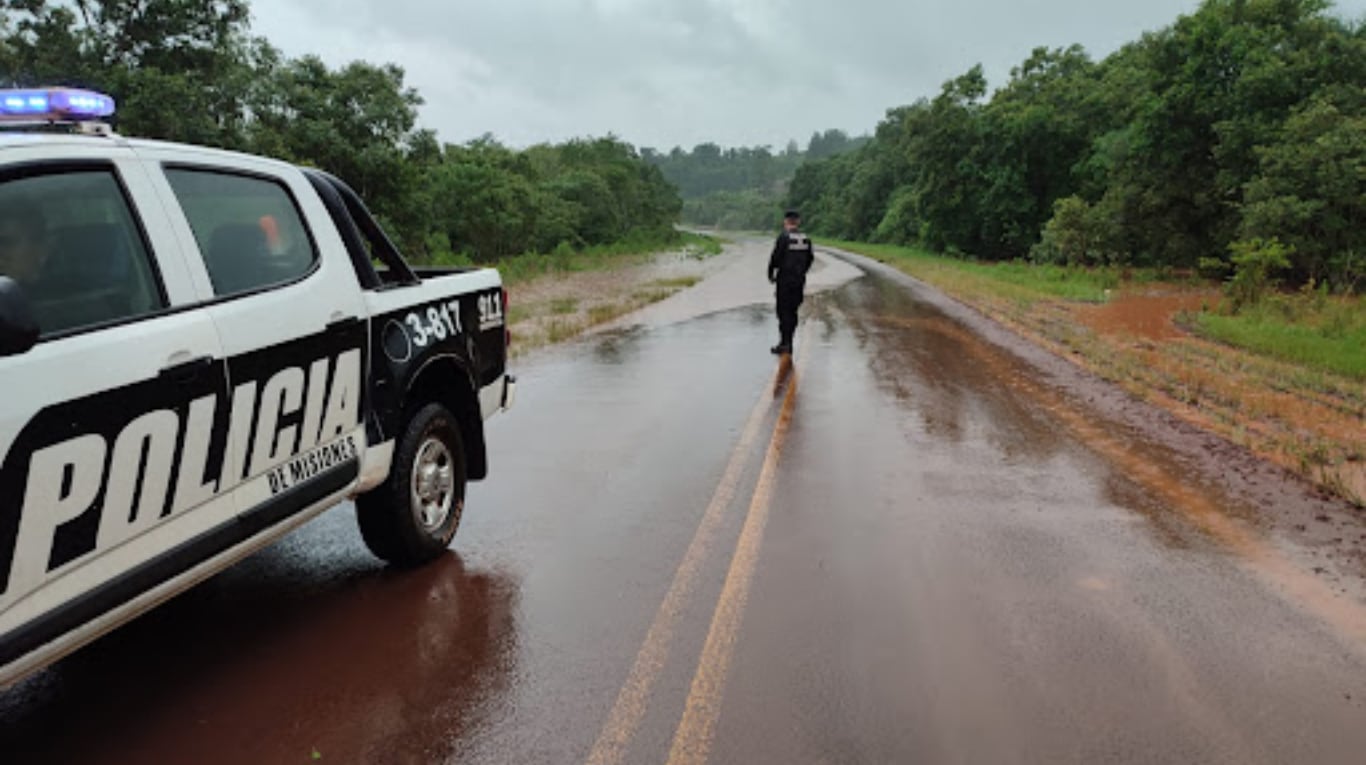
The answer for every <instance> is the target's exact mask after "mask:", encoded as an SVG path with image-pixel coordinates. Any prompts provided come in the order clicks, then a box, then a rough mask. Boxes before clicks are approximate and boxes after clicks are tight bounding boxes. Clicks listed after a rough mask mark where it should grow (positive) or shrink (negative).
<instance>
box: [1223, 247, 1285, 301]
mask: <svg viewBox="0 0 1366 765" xmlns="http://www.w3.org/2000/svg"><path fill="white" fill-rule="evenodd" d="M1229 249H1230V250H1231V251H1232V252H1233V278H1232V279H1230V280H1229V282H1228V284H1227V285H1226V286H1225V288H1224V291H1225V294H1226V295H1227V296H1228V299H1229V311H1230V312H1231V313H1233V314H1237V313H1238V312H1239V311H1241V310H1243V309H1244V308H1247V307H1248V306H1254V305H1257V304H1258V303H1260V302H1261V301H1262V299H1263V298H1265V297H1266V295H1267V293H1268V292H1270V291H1271V290H1273V289H1275V288H1276V287H1277V286H1278V285H1279V284H1280V279H1279V277H1278V276H1277V274H1278V273H1280V272H1281V271H1284V270H1286V269H1288V268H1290V256H1291V255H1292V254H1294V252H1295V248H1293V247H1287V246H1286V245H1284V244H1282V243H1281V241H1280V240H1279V239H1276V238H1274V237H1273V238H1271V239H1260V238H1259V239H1247V240H1242V241H1238V242H1234V243H1233V244H1232V245H1230V246H1229Z"/></svg>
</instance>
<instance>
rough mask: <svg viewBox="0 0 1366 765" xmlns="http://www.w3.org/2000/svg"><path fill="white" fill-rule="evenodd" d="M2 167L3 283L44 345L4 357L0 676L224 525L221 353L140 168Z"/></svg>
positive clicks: (45, 162) (95, 161)
mask: <svg viewBox="0 0 1366 765" xmlns="http://www.w3.org/2000/svg"><path fill="white" fill-rule="evenodd" d="M25 151H26V150H25V149H23V148H20V149H11V150H10V151H9V153H7V156H6V160H18V161H17V162H15V161H8V162H7V163H6V164H5V165H0V275H5V276H9V277H11V278H13V279H14V280H15V281H17V282H18V283H19V285H20V287H21V289H22V290H23V292H24V293H25V295H26V297H27V300H28V303H29V304H30V305H31V306H32V308H33V312H34V313H35V314H36V317H37V319H38V322H39V325H40V330H41V335H40V339H39V341H38V344H37V345H36V346H34V347H33V348H31V349H29V350H28V351H26V352H24V353H20V354H16V355H11V356H7V357H3V358H0V387H2V388H3V395H0V666H3V665H5V664H8V663H10V662H11V661H13V660H14V659H16V658H18V657H20V656H22V655H24V654H26V653H28V652H29V651H31V650H32V649H34V648H36V647H38V646H41V645H43V644H44V643H48V642H50V641H52V640H54V639H56V638H59V637H61V636H63V635H66V634H68V633H69V632H71V630H73V629H75V628H77V627H81V626H82V625H87V628H88V625H91V624H92V623H93V624H94V625H95V626H98V622H99V618H100V617H101V616H103V615H104V614H105V613H107V612H108V611H109V610H111V609H112V608H114V607H116V606H118V605H121V604H122V603H124V602H126V601H128V600H131V599H133V598H135V597H138V596H141V595H146V594H148V593H149V592H150V591H152V590H154V589H156V588H157V587H158V586H160V585H163V584H165V583H166V582H167V580H169V579H171V578H174V577H175V576H177V575H178V574H180V573H183V572H184V571H185V570H187V569H188V568H189V567H190V566H191V565H193V563H195V562H198V561H197V560H193V559H191V558H189V557H187V556H185V555H177V553H176V552H175V551H176V550H178V549H183V546H184V545H185V544H186V543H187V541H188V540H191V539H194V538H196V537H198V536H199V535H201V534H203V533H205V532H207V531H208V530H209V529H212V528H213V527H214V526H215V525H218V524H221V523H224V522H227V521H230V520H231V519H232V518H233V503H232V501H231V498H230V497H228V496H226V494H227V490H228V489H229V488H231V487H230V485H229V484H230V483H231V482H230V481H224V480H222V478H223V477H222V476H221V475H220V472H219V470H220V468H221V458H222V455H223V452H224V447H225V444H226V440H227V438H226V432H225V428H224V427H223V426H224V425H225V424H226V420H227V412H226V409H225V397H226V393H227V383H226V366H225V364H224V361H223V359H224V356H223V349H222V346H221V343H220V341H219V338H218V335H217V333H216V332H215V329H214V325H213V322H212V319H211V317H210V316H209V314H208V312H207V311H205V310H202V309H197V308H194V307H193V304H194V302H195V300H196V296H195V294H194V290H193V285H192V283H191V281H190V279H189V274H188V271H187V269H186V268H185V263H184V258H183V253H182V252H181V251H180V250H179V244H178V242H177V239H176V237H175V236H174V234H173V233H171V231H170V229H169V225H168V222H167V219H166V216H165V212H164V210H163V208H162V206H161V204H160V199H159V196H158V194H157V193H156V191H155V190H154V189H153V188H152V187H151V184H150V182H149V179H148V176H147V174H146V171H145V169H144V168H143V167H142V166H141V165H140V163H138V162H137V161H136V159H135V158H134V157H133V156H132V155H131V152H129V151H127V150H126V149H121V148H118V147H113V146H110V147H100V148H90V147H81V148H79V149H76V148H69V149H67V151H66V152H65V154H64V156H63V157H62V158H60V159H54V158H53V154H54V152H53V151H51V150H50V149H48V150H46V151H44V152H43V153H42V156H41V157H38V156H36V152H35V156H34V157H33V159H32V160H31V161H25V155H24V154H23V152H25Z"/></svg>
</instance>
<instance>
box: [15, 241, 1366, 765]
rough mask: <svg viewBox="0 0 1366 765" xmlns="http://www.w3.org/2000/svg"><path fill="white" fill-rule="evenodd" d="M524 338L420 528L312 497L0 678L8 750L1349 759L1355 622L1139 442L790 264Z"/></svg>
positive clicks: (232, 757) (1019, 367)
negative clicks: (486, 445)
mask: <svg viewBox="0 0 1366 765" xmlns="http://www.w3.org/2000/svg"><path fill="white" fill-rule="evenodd" d="M765 257H766V252H764V251H762V249H761V248H760V247H759V246H757V245H746V250H745V257H743V258H739V259H737V261H736V266H735V267H734V268H729V267H728V268H726V269H725V270H723V271H722V272H721V273H720V274H718V275H717V276H715V277H713V278H712V280H709V281H707V282H704V283H703V284H702V285H700V286H699V287H697V288H695V291H694V290H689V291H687V292H684V293H681V294H680V295H678V296H676V297H675V298H672V299H670V300H669V301H665V303H661V304H659V305H657V306H656V307H654V308H652V309H650V310H649V311H647V312H645V313H643V314H641V315H639V316H637V317H634V318H633V319H631V320H627V321H623V322H620V323H618V324H617V325H616V326H614V327H613V328H612V329H611V330H610V331H606V332H602V333H597V334H594V335H591V336H588V337H585V338H582V339H580V340H578V341H575V342H572V343H570V344H568V345H565V346H561V347H559V348H556V349H553V350H550V351H547V352H543V353H540V354H536V355H533V356H532V357H530V358H528V359H527V360H526V361H525V362H524V363H522V364H521V368H520V369H519V370H518V372H519V379H520V382H521V389H522V390H521V393H522V395H521V396H520V400H519V402H518V409H516V410H515V411H513V412H511V413H509V414H508V415H506V416H503V417H500V418H498V419H496V420H494V421H492V422H491V423H490V430H489V436H490V437H489V440H490V447H491V454H490V464H491V465H492V466H493V474H492V476H491V478H490V480H489V481H487V482H486V483H483V484H478V485H475V486H473V487H472V489H471V492H470V496H469V501H468V510H467V511H466V514H465V518H464V521H463V526H462V528H461V530H460V533H459V534H458V535H457V537H456V542H455V544H454V547H453V550H452V552H451V553H450V554H449V555H448V556H447V557H445V558H443V559H442V560H440V561H438V562H437V563H436V564H435V565H432V566H429V567H426V568H423V569H421V570H418V571H412V572H397V571H389V570H386V569H384V568H383V567H382V566H380V565H379V564H377V563H376V562H375V561H373V560H372V559H371V558H370V557H369V555H368V553H367V552H366V551H365V549H364V547H363V546H362V544H361V542H360V538H359V534H358V532H357V531H356V530H355V526H354V519H353V517H352V514H351V512H350V510H349V508H339V509H337V510H334V511H332V512H329V513H327V514H325V515H324V516H322V517H320V518H319V519H318V520H316V521H315V522H313V523H311V524H309V525H307V526H305V527H304V528H302V529H300V530H299V531H298V532H296V533H294V534H293V535H291V536H290V537H288V538H286V539H285V540H283V541H282V542H281V543H280V544H278V545H276V546H274V547H272V548H270V549H268V550H266V551H264V552H263V553H261V554H259V555H256V556H254V557H252V558H250V559H248V560H247V561H245V562H244V563H243V564H241V565H239V566H237V567H236V568H234V569H232V570H230V571H228V572H226V573H225V574H223V575H221V576H219V577H217V578H215V579H214V580H212V581H210V582H209V583H207V584H206V585H204V586H202V587H199V588H197V589H196V590H194V591H192V592H190V593H187V594H186V595H184V596H182V597H180V598H178V599H176V600H175V601H173V602H172V603H170V604H168V605H166V606H164V607H162V608H161V609H159V610H157V611H156V612H154V613H152V614H150V615H149V616H147V617H145V618H143V619H140V620H139V621H137V622H135V623H133V624H131V625H129V626H127V627H125V628H123V629H121V630H119V631H118V632H116V633H114V634H112V635H110V636H108V637H107V638H105V639H103V640H100V641H98V642H97V643H95V644H93V645H92V646H90V647H88V648H86V649H84V650H83V651H81V652H79V653H78V654H76V655H74V656H72V657H70V658H68V659H66V660H65V661H63V662H61V663H59V664H58V665H56V666H54V667H52V668H50V669H48V670H46V671H44V672H43V673H41V674H39V675H37V676H34V677H32V678H30V679H29V680H27V681H25V682H24V683H22V684H20V685H19V686H17V687H14V688H11V689H8V690H6V691H3V692H0V761H2V762H4V763H49V762H51V763H69V762H81V763H166V762H195V763H248V762H249V763H308V762H324V763H326V762H343V763H352V762H358V763H370V762H374V763H444V762H471V763H483V762H490V763H582V762H588V763H601V764H603V765H607V764H610V763H650V762H655V763H664V762H668V763H678V764H682V763H701V762H716V763H726V762H730V763H806V762H811V763H825V762H916V763H938V762H972V763H975V762H990V763H1012V762H1021V763H1025V762H1028V763H1034V762H1037V763H1057V762H1077V763H1094V762H1228V763H1258V762H1266V763H1280V762H1314V763H1359V762H1362V761H1363V757H1364V756H1366V755H1364V754H1363V753H1366V724H1364V723H1366V631H1363V627H1362V625H1363V624H1364V623H1366V622H1363V621H1362V619H1363V617H1362V615H1361V614H1362V609H1361V605H1360V603H1359V602H1357V600H1356V599H1355V598H1354V597H1352V596H1350V595H1343V594H1340V593H1335V592H1334V591H1331V590H1329V589H1327V588H1325V587H1322V586H1319V585H1318V584H1317V582H1316V580H1315V579H1314V577H1313V576H1312V574H1309V573H1305V572H1304V571H1302V570H1301V567H1300V566H1298V565H1297V564H1295V563H1293V562H1289V561H1288V560H1287V559H1286V558H1284V557H1283V556H1281V555H1280V553H1279V552H1278V548H1277V547H1276V546H1275V545H1273V544H1271V543H1269V542H1267V541H1266V540H1264V539H1263V538H1262V537H1261V533H1262V532H1260V531H1259V530H1258V528H1259V527H1258V525H1257V524H1256V523H1255V522H1254V520H1253V519H1252V518H1251V515H1250V514H1251V513H1252V511H1251V510H1249V509H1247V508H1243V507H1240V506H1239V505H1238V503H1237V502H1236V501H1234V500H1230V499H1228V498H1226V497H1223V496H1221V495H1220V493H1219V492H1218V491H1217V490H1216V489H1213V488H1211V487H1210V486H1207V485H1205V484H1204V483H1203V482H1201V481H1198V480H1195V479H1194V478H1193V477H1192V476H1191V475H1189V474H1188V473H1187V471H1186V470H1185V469H1184V468H1183V466H1182V464H1181V463H1180V462H1179V461H1177V460H1175V459H1173V458H1172V457H1171V456H1170V454H1168V453H1167V451H1166V450H1164V449H1163V448H1162V447H1161V445H1160V444H1152V443H1147V442H1145V441H1143V440H1141V439H1138V438H1136V437H1134V436H1133V435H1132V434H1129V433H1126V432H1120V431H1116V430H1114V429H1113V428H1110V427H1109V426H1108V425H1107V423H1106V420H1105V419H1104V418H1103V417H1100V416H1098V415H1096V414H1094V413H1092V412H1088V411H1087V410H1086V409H1085V407H1084V404H1078V403H1076V402H1074V401H1073V400H1071V399H1070V398H1069V397H1066V396H1063V395H1060V394H1058V393H1057V392H1056V391H1054V390H1051V389H1050V388H1049V387H1048V386H1047V385H1045V384H1043V383H1041V382H1040V381H1039V379H1038V378H1037V377H1036V376H1035V375H1033V374H1032V373H1031V369H1030V368H1029V367H1027V366H1025V365H1024V364H1023V363H1022V362H1020V361H1019V360H1017V359H1016V358H1015V357H1014V356H1012V355H1010V354H1009V353H1007V352H1005V351H1003V350H1002V349H1000V348H999V347H997V346H995V345H992V344H990V343H988V342H986V341H984V340H983V339H981V337H979V336H978V335H977V334H975V333H974V332H973V331H971V330H969V329H968V328H967V327H966V326H965V325H964V324H962V323H960V322H959V321H957V320H955V319H951V318H949V316H947V315H946V314H945V313H943V312H942V311H941V310H940V309H939V308H937V307H934V306H933V305H931V304H929V303H928V302H926V301H925V300H924V299H922V296H921V295H918V294H917V291H916V290H915V289H912V288H911V287H909V286H908V285H906V284H904V283H902V282H899V281H897V280H895V279H892V278H890V277H888V276H886V275H883V274H880V273H876V272H873V273H862V272H859V271H856V270H853V269H852V268H851V267H850V266H848V265H847V264H843V263H841V262H840V261H836V260H831V259H823V261H822V266H821V269H822V272H824V276H822V277H820V278H819V279H817V280H815V284H814V285H813V286H818V287H820V288H821V289H823V290H825V291H824V292H822V293H821V294H818V295H813V296H812V297H811V298H810V299H809V300H808V303H807V305H806V306H805V307H804V309H803V311H804V318H805V321H804V324H803V327H802V329H801V330H800V332H799V335H798V347H797V357H796V359H795V364H794V365H793V366H791V367H790V368H788V369H785V370H782V375H781V379H778V378H779V370H778V366H779V365H778V364H777V363H775V360H774V358H773V357H772V356H770V355H768V353H767V348H768V346H769V345H770V344H771V343H772V341H773V339H774V333H775V329H776V327H775V324H774V321H773V320H772V318H771V312H770V311H769V310H768V309H767V308H765V307H763V306H757V305H753V303H754V302H755V301H757V300H762V299H764V297H765V296H766V294H767V288H766V285H765V284H764V282H763V264H764V262H763V261H764V258H765Z"/></svg>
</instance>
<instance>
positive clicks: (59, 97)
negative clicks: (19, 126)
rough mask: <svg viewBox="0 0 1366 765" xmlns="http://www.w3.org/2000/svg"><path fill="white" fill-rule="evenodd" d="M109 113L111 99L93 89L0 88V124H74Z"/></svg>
mask: <svg viewBox="0 0 1366 765" xmlns="http://www.w3.org/2000/svg"><path fill="white" fill-rule="evenodd" d="M113 114H114V99H113V98H110V97H109V96H106V95H105V94H103V93H96V92H95V91H93V90H78V89H75V88H18V89H9V90H5V89H0V122H20V121H22V122H35V121H37V122H76V121H81V120H97V119H103V118H105V117H110V116H113Z"/></svg>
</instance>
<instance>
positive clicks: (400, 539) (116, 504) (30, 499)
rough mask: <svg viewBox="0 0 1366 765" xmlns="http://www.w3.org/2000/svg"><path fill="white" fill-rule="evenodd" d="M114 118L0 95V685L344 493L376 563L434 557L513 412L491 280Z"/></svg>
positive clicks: (60, 93)
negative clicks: (418, 262) (494, 434)
mask: <svg viewBox="0 0 1366 765" xmlns="http://www.w3.org/2000/svg"><path fill="white" fill-rule="evenodd" d="M112 111H113V101H112V100H111V99H109V98H108V97H107V96H104V95H102V94H98V93H92V92H85V91H74V90H66V89H53V90H24V91H13V90H11V91H0V686H4V685H6V684H10V683H12V682H14V681H15V680H17V679H18V678H20V677H22V676H23V675H25V674H27V673H29V672H31V671H33V670H35V669H37V668H39V667H41V666H43V665H45V664H47V663H49V662H51V661H53V660H55V659H56V658H58V657H60V656H62V655H64V654H66V653H69V652H70V651H72V650H75V649H76V648H78V647H79V646H81V645H82V644H84V643H87V642H89V641H90V640H93V639H95V638H96V637H97V636H99V635H100V634H102V633H104V632H107V631H109V630H110V629H113V628H114V627H116V626H118V625H119V624H121V623H123V622H126V621H127V620H129V619H131V618H133V617H134V616H136V615H137V614H139V613H141V612H143V611H146V610H148V609H150V608H152V607H154V606H156V605H157V604H158V603H161V602H163V601H165V600H167V599H169V598H171V597H172V596H174V595H175V594H177V593H179V592H181V591H184V590H185V589H187V588H189V587H191V586H192V585H194V584H195V583H197V582H199V581H201V580H203V579H205V578H207V577H209V576H211V575H212V574H214V573H215V572H217V571H220V570H222V569H223V568H225V567H227V566H229V565H230V564H232V563H234V562H235V561H237V560H240V559H241V558H243V557H245V556H247V555H249V554H250V553H252V552H253V551H255V550H258V549H260V548H261V547H263V546H265V545H267V544H269V543H270V542H271V541H273V540H275V539H277V538H279V537H280V536H282V535H284V534H285V533H286V532H288V531H290V530H291V529H293V528H295V527H297V526H298V525H300V524H301V523H303V522H304V521H306V520H308V519H309V518H310V517H312V516H314V515H316V514H317V513H319V512H321V511H323V510H325V509H327V508H328V507H331V506H333V505H335V504H337V503H339V502H341V501H343V500H345V499H347V498H352V497H354V498H355V500H356V511H357V516H358V519H359V524H360V531H361V535H362V537H363V538H364V540H365V543H366V544H367V545H368V547H369V548H370V549H371V550H372V551H373V552H374V553H375V554H376V555H378V556H379V557H380V558H382V559H384V560H386V561H390V562H392V563H394V564H397V565H415V564H418V563H421V562H424V561H427V560H430V559H432V558H434V557H436V556H438V555H440V554H441V553H442V552H443V551H445V550H446V548H447V545H448V544H449V543H450V541H451V538H452V537H453V536H454V534H455V531H456V526H457V525H458V524H459V522H460V516H461V512H462V510H463V506H464V494H465V485H466V481H470V480H478V479H482V478H484V477H485V475H486V474H487V472H488V464H487V461H486V457H485V448H484V421H485V420H486V419H487V418H488V417H490V416H491V415H493V414H494V413H496V412H498V411H500V410H503V409H506V408H508V407H509V406H510V405H511V403H512V395H513V389H514V380H513V378H512V377H510V376H509V375H508V374H507V373H506V364H507V344H508V335H507V334H506V330H505V326H504V322H505V319H504V317H505V315H506V308H507V293H506V291H505V290H503V289H502V283H501V279H500V277H499V274H498V273H497V271H494V270H490V269H469V270H444V271H442V270H434V269H415V268H410V267H409V266H408V265H407V264H406V263H405V262H404V261H403V259H402V258H401V257H400V255H399V253H398V251H397V250H396V248H395V247H394V245H393V243H392V242H391V241H390V239H389V238H388V237H387V236H386V235H385V233H384V231H383V230H382V229H381V228H380V226H379V225H378V224H377V223H376V222H375V219H374V218H373V217H371V215H370V214H369V213H368V212H367V210H366V207H365V205H364V204H363V203H362V202H361V200H360V198H359V197H358V196H357V195H356V194H355V193H354V192H353V191H352V190H351V189H350V188H348V187H347V185H346V184H344V183H342V182H341V181H339V180H338V179H336V178H334V177H332V176H330V175H328V174H327V173H325V172H321V171H318V170H310V169H303V168H299V167H295V166H293V165H289V164H286V163H283V162H277V161H272V160H268V159H262V158H259V157H253V156H246V155H242V154H234V153H230V152H224V151H216V150H210V149H204V148H199V147H193V146H184V145H176V144H168V143H158V142H151V141H138V140H126V139H124V138H121V137H118V136H116V135H114V134H113V133H112V132H110V130H109V129H108V125H107V124H105V123H104V122H100V121H98V120H93V121H92V118H103V117H107V116H109V115H110V114H111V113H112ZM7 123H18V124H23V125H24V126H25V128H24V129H19V128H17V127H16V125H15V124H7Z"/></svg>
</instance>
